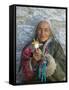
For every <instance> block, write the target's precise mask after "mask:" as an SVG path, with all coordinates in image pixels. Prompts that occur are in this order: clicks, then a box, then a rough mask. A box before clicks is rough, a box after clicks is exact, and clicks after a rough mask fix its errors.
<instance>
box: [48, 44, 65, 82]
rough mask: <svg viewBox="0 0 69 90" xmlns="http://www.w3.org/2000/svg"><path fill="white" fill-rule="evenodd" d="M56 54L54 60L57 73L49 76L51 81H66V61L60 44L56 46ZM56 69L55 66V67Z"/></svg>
mask: <svg viewBox="0 0 69 90" xmlns="http://www.w3.org/2000/svg"><path fill="white" fill-rule="evenodd" d="M55 48H56V49H55V51H56V52H55V53H54V55H53V58H54V60H55V63H56V69H55V72H54V73H53V74H52V75H51V76H49V77H48V78H49V79H50V80H51V81H64V80H65V77H66V76H65V74H66V59H65V55H64V51H63V49H62V47H61V45H60V44H59V43H57V44H56V47H55ZM53 67H54V66H53Z"/></svg>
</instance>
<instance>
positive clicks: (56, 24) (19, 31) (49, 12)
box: [16, 6, 66, 83]
mask: <svg viewBox="0 0 69 90" xmlns="http://www.w3.org/2000/svg"><path fill="white" fill-rule="evenodd" d="M45 19H49V20H50V21H51V28H52V32H53V34H54V36H55V38H56V40H58V41H59V42H60V44H61V46H62V48H63V50H64V52H65V47H66V40H65V39H66V10H65V9H55V8H35V7H34V8H32V7H19V6H17V7H16V74H17V71H18V68H19V63H20V57H21V51H22V48H24V46H25V45H26V44H28V43H29V42H30V41H31V40H32V39H33V38H34V36H35V30H36V26H37V24H38V22H39V21H41V20H45ZM20 77H21V76H19V77H18V74H17V76H16V79H17V80H16V82H17V83H18V82H21V79H22V78H20Z"/></svg>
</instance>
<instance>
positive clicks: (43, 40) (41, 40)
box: [40, 38, 48, 42]
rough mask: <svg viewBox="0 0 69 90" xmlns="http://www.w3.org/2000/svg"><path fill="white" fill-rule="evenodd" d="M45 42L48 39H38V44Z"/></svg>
mask: <svg viewBox="0 0 69 90" xmlns="http://www.w3.org/2000/svg"><path fill="white" fill-rule="evenodd" d="M47 40H48V38H47V39H44V38H42V39H40V42H45V41H47Z"/></svg>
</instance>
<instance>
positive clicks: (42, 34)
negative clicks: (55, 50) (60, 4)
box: [37, 22, 51, 42]
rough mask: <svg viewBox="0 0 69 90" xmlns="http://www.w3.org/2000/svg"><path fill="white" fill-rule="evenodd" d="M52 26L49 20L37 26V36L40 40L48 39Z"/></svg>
mask: <svg viewBox="0 0 69 90" xmlns="http://www.w3.org/2000/svg"><path fill="white" fill-rule="evenodd" d="M50 33H51V32H50V26H49V24H48V22H41V23H39V25H38V27H37V37H38V40H39V41H40V42H44V41H47V40H48V38H49V36H50Z"/></svg>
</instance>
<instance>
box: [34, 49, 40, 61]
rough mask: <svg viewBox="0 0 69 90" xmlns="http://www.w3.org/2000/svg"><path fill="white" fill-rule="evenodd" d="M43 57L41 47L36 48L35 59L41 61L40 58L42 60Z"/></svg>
mask: <svg viewBox="0 0 69 90" xmlns="http://www.w3.org/2000/svg"><path fill="white" fill-rule="evenodd" d="M41 57H42V52H41V50H40V49H39V48H37V49H35V50H34V52H33V59H34V60H36V61H39V60H41Z"/></svg>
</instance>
